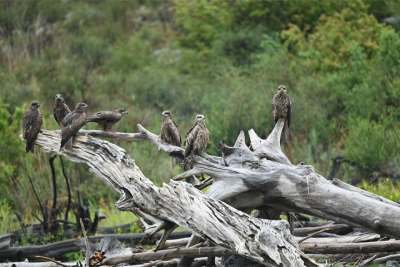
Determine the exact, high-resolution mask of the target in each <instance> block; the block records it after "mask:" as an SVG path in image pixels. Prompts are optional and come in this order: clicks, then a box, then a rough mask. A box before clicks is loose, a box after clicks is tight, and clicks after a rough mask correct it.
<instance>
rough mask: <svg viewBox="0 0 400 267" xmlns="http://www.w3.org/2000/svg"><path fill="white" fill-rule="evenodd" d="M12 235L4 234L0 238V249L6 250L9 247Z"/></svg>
mask: <svg viewBox="0 0 400 267" xmlns="http://www.w3.org/2000/svg"><path fill="white" fill-rule="evenodd" d="M12 237H13V235H12V234H5V235H1V236H0V249H3V248H8V247H9V246H10V245H11V239H12Z"/></svg>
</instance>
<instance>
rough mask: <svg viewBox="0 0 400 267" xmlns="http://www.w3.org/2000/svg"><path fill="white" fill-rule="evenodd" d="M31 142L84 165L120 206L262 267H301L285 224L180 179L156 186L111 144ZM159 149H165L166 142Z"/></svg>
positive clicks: (54, 136) (50, 137)
mask: <svg viewBox="0 0 400 267" xmlns="http://www.w3.org/2000/svg"><path fill="white" fill-rule="evenodd" d="M153 137H154V136H153ZM36 144H37V145H38V146H39V147H41V148H42V149H43V150H44V151H46V152H48V153H57V154H60V155H62V156H65V157H67V158H68V159H70V160H72V161H75V162H80V163H85V164H86V165H88V167H89V170H90V171H91V172H93V173H94V174H95V175H96V176H98V177H99V178H101V179H102V180H103V181H104V182H106V183H107V184H108V185H110V186H111V187H112V188H114V189H115V190H117V191H118V192H119V193H120V194H121V198H120V199H119V200H118V202H117V207H119V208H120V209H124V210H131V211H134V212H136V213H139V214H150V215H151V216H154V217H156V218H159V219H161V220H167V221H171V222H174V223H176V224H178V225H180V226H182V227H185V228H189V229H191V230H192V231H193V233H195V234H196V235H199V236H201V237H204V238H207V239H209V240H211V241H212V242H213V243H215V244H217V245H220V246H221V247H224V248H227V249H229V250H232V251H234V252H235V253H237V254H239V255H242V256H245V257H247V258H250V259H252V260H254V261H257V262H259V263H261V264H263V265H265V266H304V262H303V260H302V258H301V256H300V255H301V252H300V250H299V248H298V245H297V243H296V241H295V240H294V239H293V237H292V236H291V234H290V232H289V228H288V225H287V223H286V222H284V221H270V220H261V219H257V218H253V217H251V216H249V215H247V214H246V213H243V212H241V211H238V210H236V209H235V208H233V207H231V206H229V205H227V204H225V203H223V202H221V201H219V200H217V199H213V198H211V197H209V196H206V195H205V194H203V193H202V192H200V191H198V190H197V189H196V188H194V187H192V186H191V185H190V184H187V183H184V182H175V181H171V182H169V183H168V184H164V185H163V186H162V187H156V186H155V185H154V184H153V183H152V182H151V181H150V180H149V179H148V178H147V177H145V176H144V174H143V173H142V172H141V170H140V169H139V167H138V166H137V165H136V164H135V162H134V160H133V159H131V157H130V156H129V155H128V154H127V153H126V152H125V150H124V149H123V148H121V147H119V146H117V145H115V144H112V143H110V142H108V141H105V140H101V139H97V138H94V137H90V136H85V135H83V136H82V135H80V136H79V137H77V138H76V139H75V141H74V144H73V147H72V149H71V150H66V149H63V150H62V151H59V144H60V134H59V132H57V131H48V130H43V131H42V133H41V134H40V135H39V137H38V139H37V141H36ZM160 149H164V150H165V146H160ZM178 150H179V149H178ZM168 152H171V151H168Z"/></svg>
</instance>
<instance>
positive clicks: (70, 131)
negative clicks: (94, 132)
mask: <svg viewBox="0 0 400 267" xmlns="http://www.w3.org/2000/svg"><path fill="white" fill-rule="evenodd" d="M76 114H77V115H78V116H77V117H76V119H74V120H72V121H71V123H70V124H69V125H67V126H65V127H63V128H62V129H61V137H62V140H61V147H63V146H64V145H65V144H66V143H67V142H68V140H69V139H70V138H71V137H73V136H74V135H75V134H76V133H77V132H78V131H79V130H80V129H81V128H82V127H83V126H84V125H85V124H86V113H81V114H78V113H76Z"/></svg>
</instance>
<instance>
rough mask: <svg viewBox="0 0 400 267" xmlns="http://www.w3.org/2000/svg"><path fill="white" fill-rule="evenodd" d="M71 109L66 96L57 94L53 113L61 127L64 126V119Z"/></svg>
mask: <svg viewBox="0 0 400 267" xmlns="http://www.w3.org/2000/svg"><path fill="white" fill-rule="evenodd" d="M70 112H71V110H70V109H69V107H68V105H67V104H66V103H65V101H64V97H62V95H61V94H56V99H55V102H54V108H53V115H54V119H55V120H56V122H57V123H58V125H59V126H60V127H62V126H63V124H62V121H63V119H64V118H65V116H67V114H68V113H70Z"/></svg>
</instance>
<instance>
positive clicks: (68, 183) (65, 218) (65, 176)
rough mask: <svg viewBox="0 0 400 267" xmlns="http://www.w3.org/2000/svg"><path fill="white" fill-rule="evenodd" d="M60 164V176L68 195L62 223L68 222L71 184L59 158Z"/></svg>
mask: <svg viewBox="0 0 400 267" xmlns="http://www.w3.org/2000/svg"><path fill="white" fill-rule="evenodd" d="M59 158H60V164H61V171H62V174H63V176H64V178H65V183H66V185H67V194H68V200H67V208H66V210H65V214H64V221H65V222H68V213H69V211H70V209H71V203H72V193H71V183H70V179H69V178H68V176H67V174H66V172H65V167H64V161H63V159H62V157H61V156H60V157H59ZM66 225H67V224H66V223H65V224H64V228H65V227H66Z"/></svg>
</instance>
